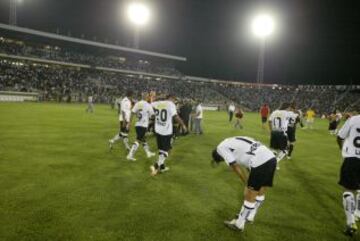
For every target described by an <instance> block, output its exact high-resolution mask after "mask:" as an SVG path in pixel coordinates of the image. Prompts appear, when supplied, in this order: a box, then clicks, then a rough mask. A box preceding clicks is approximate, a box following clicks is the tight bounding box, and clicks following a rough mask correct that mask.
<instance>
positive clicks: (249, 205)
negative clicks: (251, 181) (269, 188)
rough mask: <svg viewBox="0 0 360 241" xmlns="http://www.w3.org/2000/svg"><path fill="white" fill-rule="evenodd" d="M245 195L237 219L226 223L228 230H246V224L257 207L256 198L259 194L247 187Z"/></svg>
mask: <svg viewBox="0 0 360 241" xmlns="http://www.w3.org/2000/svg"><path fill="white" fill-rule="evenodd" d="M244 193H245V197H244V203H243V205H242V207H241V210H240V213H239V215H238V216H237V219H233V220H231V221H225V222H224V224H225V225H226V226H227V227H228V228H231V229H233V230H238V231H243V230H244V229H245V223H246V221H247V219H248V217H249V216H250V214H251V212H253V211H254V209H255V206H256V196H257V195H258V193H259V192H258V191H255V190H252V189H250V188H247V187H246V188H245V191H244Z"/></svg>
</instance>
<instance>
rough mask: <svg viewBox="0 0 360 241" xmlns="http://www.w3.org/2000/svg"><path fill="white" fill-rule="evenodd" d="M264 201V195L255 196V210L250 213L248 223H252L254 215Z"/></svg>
mask: <svg viewBox="0 0 360 241" xmlns="http://www.w3.org/2000/svg"><path fill="white" fill-rule="evenodd" d="M264 201H265V195H262V196H256V203H255V208H254V210H253V211H252V212H251V213H250V215H249V217H248V219H249V220H250V221H254V219H255V215H256V213H257V211H258V210H259V207H260V206H261V204H262V203H263V202H264Z"/></svg>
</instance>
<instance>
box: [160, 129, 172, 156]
mask: <svg viewBox="0 0 360 241" xmlns="http://www.w3.org/2000/svg"><path fill="white" fill-rule="evenodd" d="M171 139H172V135H169V136H163V135H159V134H157V133H156V142H157V146H158V149H159V150H161V151H166V152H168V151H170V150H171Z"/></svg>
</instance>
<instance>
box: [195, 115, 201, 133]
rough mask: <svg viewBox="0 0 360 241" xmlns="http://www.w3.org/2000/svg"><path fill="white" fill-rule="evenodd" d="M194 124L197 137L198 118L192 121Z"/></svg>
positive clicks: (198, 131)
mask: <svg viewBox="0 0 360 241" xmlns="http://www.w3.org/2000/svg"><path fill="white" fill-rule="evenodd" d="M194 124H195V134H196V135H198V134H199V133H200V130H199V119H198V118H195V119H194Z"/></svg>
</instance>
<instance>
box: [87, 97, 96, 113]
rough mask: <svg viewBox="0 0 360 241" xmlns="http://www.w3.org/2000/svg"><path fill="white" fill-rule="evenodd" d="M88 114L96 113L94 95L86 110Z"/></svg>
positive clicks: (90, 98) (89, 98)
mask: <svg viewBox="0 0 360 241" xmlns="http://www.w3.org/2000/svg"><path fill="white" fill-rule="evenodd" d="M86 112H90V113H93V112H94V97H93V96H92V95H90V96H89V97H88V106H87V108H86Z"/></svg>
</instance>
